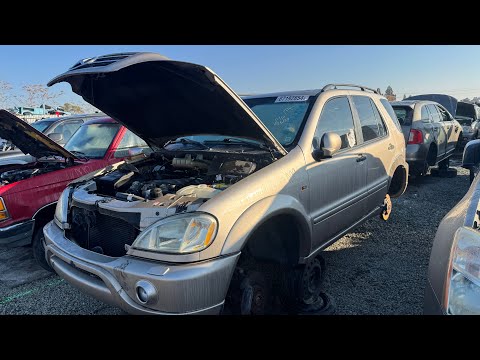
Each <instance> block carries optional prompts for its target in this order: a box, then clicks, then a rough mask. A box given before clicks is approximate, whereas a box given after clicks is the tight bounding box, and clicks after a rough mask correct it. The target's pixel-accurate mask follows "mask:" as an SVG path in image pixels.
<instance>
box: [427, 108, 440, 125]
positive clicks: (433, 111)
mask: <svg viewBox="0 0 480 360" xmlns="http://www.w3.org/2000/svg"><path fill="white" fill-rule="evenodd" d="M427 107H428V110H429V111H430V116H431V119H432V121H433V122H440V121H442V118H441V116H440V113H439V112H438V110H437V107H436V106H435V105H433V104H429V105H427Z"/></svg>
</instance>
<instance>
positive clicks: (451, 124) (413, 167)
mask: <svg viewBox="0 0 480 360" xmlns="http://www.w3.org/2000/svg"><path fill="white" fill-rule="evenodd" d="M392 107H393V109H394V110H395V113H396V115H397V118H398V120H399V122H400V124H401V125H402V130H403V135H404V136H405V142H406V143H407V150H406V151H407V155H406V156H407V161H408V163H409V165H410V174H412V175H417V176H418V175H420V176H425V175H427V174H428V172H429V170H430V168H431V167H433V166H438V171H437V169H436V170H435V172H437V173H438V174H440V175H448V174H454V172H452V171H449V164H450V158H451V157H452V155H453V154H454V152H455V149H457V147H458V145H459V144H460V142H461V140H462V126H461V125H460V124H459V123H458V121H456V120H455V119H454V116H453V115H454V114H455V111H456V108H457V101H456V99H455V98H453V97H451V96H448V95H442V94H425V95H417V96H412V97H409V98H407V99H405V100H402V101H395V102H392ZM451 111H453V112H451ZM432 173H433V171H432Z"/></svg>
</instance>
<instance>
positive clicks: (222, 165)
mask: <svg viewBox="0 0 480 360" xmlns="http://www.w3.org/2000/svg"><path fill="white" fill-rule="evenodd" d="M157 156H158V155H157ZM158 160H160V161H158ZM158 160H157V159H149V160H146V161H145V162H143V163H138V164H135V165H133V164H127V163H126V164H123V165H121V166H119V167H118V168H117V169H116V170H115V171H113V172H111V173H109V174H106V175H104V176H101V177H98V178H96V179H95V183H96V188H97V190H96V193H97V194H98V195H104V196H111V197H115V198H116V199H118V200H124V201H139V200H153V199H157V198H160V197H162V196H164V195H167V194H176V195H193V196H194V197H198V198H210V197H212V196H213V194H214V193H216V192H217V191H221V190H223V189H225V188H227V187H228V186H230V185H232V184H235V183H236V182H238V181H240V180H241V179H243V178H245V177H247V176H248V175H250V174H252V173H253V172H254V171H256V170H258V169H260V168H262V167H264V166H266V165H268V164H269V163H270V162H271V161H268V159H266V158H265V156H262V157H257V156H254V155H253V156H252V155H249V156H245V155H243V156H242V154H218V153H217V154H215V155H213V156H212V155H210V156H209V157H207V156H206V155H204V154H190V153H188V154H184V155H183V156H175V157H173V158H171V159H169V158H167V157H165V156H161V157H160V159H158ZM215 190H217V191H215Z"/></svg>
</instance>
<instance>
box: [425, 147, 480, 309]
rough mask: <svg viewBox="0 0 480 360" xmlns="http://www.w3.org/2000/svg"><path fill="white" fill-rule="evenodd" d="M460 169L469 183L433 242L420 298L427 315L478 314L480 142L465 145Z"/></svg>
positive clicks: (479, 307) (479, 280)
mask: <svg viewBox="0 0 480 360" xmlns="http://www.w3.org/2000/svg"><path fill="white" fill-rule="evenodd" d="M462 166H463V167H465V168H467V169H469V170H470V174H471V179H472V180H473V182H472V184H471V186H470V189H469V190H468V192H467V194H466V195H465V196H464V197H463V199H462V200H460V202H459V203H458V204H457V205H456V206H455V207H454V208H453V209H452V210H451V211H450V212H449V213H448V214H447V215H445V217H444V218H443V220H442V221H441V222H440V225H439V227H438V229H437V233H436V235H435V239H434V241H433V246H432V252H431V255H430V263H429V265H428V281H427V284H426V288H425V297H424V313H425V314H429V315H430V314H435V315H441V314H453V315H473V314H475V315H480V176H478V171H479V168H480V140H472V141H470V142H468V143H467V145H466V146H465V149H464V152H463V160H462Z"/></svg>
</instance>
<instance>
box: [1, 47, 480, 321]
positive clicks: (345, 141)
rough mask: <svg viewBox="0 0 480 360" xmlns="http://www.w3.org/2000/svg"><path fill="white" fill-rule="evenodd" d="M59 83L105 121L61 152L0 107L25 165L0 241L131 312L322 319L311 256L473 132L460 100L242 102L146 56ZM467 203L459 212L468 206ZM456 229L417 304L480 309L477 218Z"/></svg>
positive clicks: (383, 213)
mask: <svg viewBox="0 0 480 360" xmlns="http://www.w3.org/2000/svg"><path fill="white" fill-rule="evenodd" d="M59 82H67V83H69V84H70V85H71V86H72V90H73V91H74V92H75V93H77V94H79V95H81V96H82V97H83V98H84V99H85V100H86V101H87V102H89V103H90V104H92V105H93V106H95V107H97V108H98V109H100V110H101V111H103V112H104V113H105V114H107V115H108V116H110V117H111V118H112V119H109V118H105V117H104V118H97V119H94V120H90V121H88V122H86V123H85V124H83V125H81V126H80V127H79V129H78V130H76V132H74V134H73V136H71V138H70V139H69V140H68V141H67V142H66V144H65V146H64V148H63V147H62V146H60V145H58V144H56V143H55V142H53V141H52V139H53V140H57V141H59V140H60V137H58V138H57V139H56V137H55V136H53V137H51V139H49V138H48V137H46V136H45V135H43V134H41V133H40V132H39V131H37V130H35V129H33V128H32V127H30V126H28V125H26V124H25V123H23V122H22V121H21V120H19V119H17V118H16V117H15V116H13V115H12V114H10V113H8V112H6V111H1V112H0V125H1V126H0V137H2V138H4V139H7V140H9V141H12V142H13V143H14V144H15V145H16V146H17V147H18V148H20V150H21V151H22V152H23V153H25V154H28V155H29V156H31V157H32V160H31V162H29V163H27V164H21V165H19V164H15V163H10V164H5V165H2V166H1V167H0V171H1V175H0V178H1V179H2V187H0V195H1V198H0V200H1V202H0V217H1V218H0V220H1V221H0V243H3V244H9V245H25V244H27V243H30V242H31V241H32V238H33V252H34V255H35V257H36V258H37V260H38V261H39V263H40V264H41V265H42V266H43V267H45V268H47V269H50V268H51V269H53V270H54V271H55V272H56V273H57V274H58V275H60V276H61V277H62V278H63V279H65V280H66V281H67V282H69V283H70V284H72V285H73V286H75V287H77V288H79V289H80V290H81V291H83V292H85V293H87V294H89V295H91V296H93V297H95V298H97V299H99V300H101V301H104V302H106V303H109V304H111V305H114V306H118V307H120V308H122V309H124V310H125V311H127V312H129V313H132V314H218V313H221V312H225V313H234V314H237V313H239V314H265V313H275V312H277V308H281V310H280V312H288V313H318V312H322V311H325V309H326V308H328V306H329V299H328V297H327V296H326V295H325V292H324V289H323V286H322V280H323V277H324V272H325V262H324V261H323V258H322V250H323V249H325V248H326V247H328V246H329V245H330V244H332V243H334V242H335V241H336V240H338V239H339V238H341V237H342V236H343V235H345V234H346V233H348V232H350V231H351V230H353V229H354V228H355V227H357V226H358V225H360V224H362V223H363V222H365V221H366V220H368V219H370V218H371V217H374V216H379V217H380V218H382V219H383V220H384V221H386V220H388V218H389V217H390V214H391V212H392V202H391V198H394V197H399V196H401V195H402V194H403V192H404V191H405V189H406V188H407V183H408V175H409V168H410V173H412V174H413V175H426V174H427V173H428V171H429V169H430V167H433V166H436V165H438V168H439V175H442V171H443V172H448V165H449V159H450V157H451V156H452V154H453V152H454V150H455V149H456V148H458V146H459V144H460V142H462V141H463V140H464V138H466V139H468V140H470V139H471V138H474V137H476V136H477V135H476V134H477V129H476V124H475V122H476V121H477V117H476V114H477V113H476V112H475V111H476V109H474V111H473V112H472V114H475V116H472V117H471V122H470V123H469V124H460V123H459V122H458V121H457V120H455V110H456V108H457V103H456V101H453V100H455V99H453V98H452V99H453V100H452V99H447V100H448V102H442V101H438V100H437V101H435V99H436V98H438V95H429V96H428V97H423V98H417V99H415V98H413V97H412V98H411V99H407V100H405V101H401V102H396V103H393V104H392V105H393V108H392V105H391V104H390V103H389V102H388V101H387V99H386V98H384V97H383V96H382V95H380V94H379V93H378V92H377V91H375V90H372V89H369V88H367V87H364V86H356V85H350V84H346V85H345V84H343V85H342V84H331V85H326V86H324V87H323V88H321V89H318V90H303V91H289V92H282V93H270V94H262V95H252V96H245V97H243V98H240V97H239V96H238V95H237V94H235V92H234V91H233V90H232V89H231V88H229V87H228V85H227V84H225V83H224V82H223V81H222V80H221V79H220V78H219V77H218V75H216V74H215V73H214V72H213V71H212V70H210V69H208V68H206V67H204V66H201V65H196V64H191V63H186V62H180V61H174V60H170V59H168V58H166V57H164V56H161V55H158V54H154V53H128V54H113V55H106V56H100V57H95V58H88V59H85V60H82V61H80V62H78V63H76V64H75V65H74V66H73V67H72V68H70V69H69V70H68V71H67V72H65V73H63V74H61V75H59V76H57V77H56V78H54V79H53V80H52V81H50V83H49V85H54V84H56V83H59ZM440 100H445V98H442V97H440ZM450 105H452V106H451V107H450ZM158 109H161V111H160V112H159V111H158ZM470 110H471V109H470ZM470 110H469V111H470ZM452 114H453V115H452ZM469 114H470V113H469ZM462 116H463V115H462ZM113 119H115V120H113ZM457 119H458V117H457ZM469 119H470V118H469ZM120 124H122V125H120ZM462 126H463V127H462ZM469 126H470V128H468V127H469ZM467 128H468V129H467ZM127 129H128V130H127ZM470 130H471V131H470ZM467 132H468V134H470V133H473V134H474V135H472V137H471V138H470V137H469V136H470V135H466V133H467ZM479 142H480V141H479ZM466 149H467V150H469V152H468V153H469V154H471V153H472V151H473V150H470V149H474V147H473V146H470V143H469V144H468V145H467V147H466ZM475 149H477V148H475ZM467 150H466V153H467ZM478 152H479V154H478V155H476V156H473V158H474V160H472V161H471V163H469V165H465V166H469V167H470V168H471V169H472V170H471V171H472V174H476V169H477V167H478V163H480V147H479V148H478ZM469 156H472V155H469ZM121 159H125V161H120V160H121ZM119 161H120V162H119ZM2 164H3V163H2ZM477 182H478V181H475V182H474V185H472V188H473V187H474V186H475V184H476V183H477ZM40 186H41V187H42V189H41V193H42V195H41V196H38V195H39V194H38V193H39V189H38V188H39V187H40ZM62 191H63V192H62ZM33 192H35V193H36V194H34V193H33ZM474 192H475V190H470V192H469V194H470V195H469V194H467V196H466V198H468V199H469V200H468V201H466V200H463V203H464V205H459V206H460V207H461V206H463V207H465V208H466V207H468V204H466V203H468V202H469V201H470V203H472V204H473V203H475V204H474V205H475V206H476V202H475V201H474V200H472V199H473V197H472V196H471V194H472V193H474ZM475 193H476V192H475ZM469 196H470V197H469ZM470 198H471V199H470ZM33 199H35V201H33ZM472 206H473V205H472ZM452 212H453V213H454V214H453V215H455V216H457V217H461V216H462V215H458V214H457V213H459V212H461V210H459V211H458V212H455V211H454V210H452ZM471 213H472V214H474V215H475V214H476V213H475V211H473V210H472V211H471ZM451 214H452V213H451ZM453 215H452V216H453ZM475 216H477V217H478V214H477V215H475ZM447 217H448V216H447ZM446 219H447V218H446ZM470 220H471V221H470ZM445 221H446V220H444V222H445ZM463 221H466V220H465V217H463V220H462V219H460V218H459V220H458V221H457V220H456V222H454V224H453V225H452V223H451V222H448V224H447V225H446V226H449V229H450V230H449V231H444V232H442V234H441V235H437V238H439V237H440V238H441V239H447V240H438V239H437V240H436V243H437V242H439V241H443V243H442V245H441V251H442V253H441V255H434V252H435V251H437V252H438V251H440V250H436V247H435V246H436V245H434V249H433V252H432V261H431V266H430V269H429V278H430V279H434V281H433V282H430V284H432V286H431V287H430V288H429V289H430V290H429V291H428V292H427V295H428V296H426V301H427V300H428V305H427V303H426V308H425V309H426V311H427V309H434V310H431V312H436V313H443V314H445V313H480V309H479V300H480V295H479V290H478V287H475V286H477V285H476V284H478V282H479V280H478V279H479V278H480V274H479V273H478V261H480V259H479V257H478V255H477V257H476V258H475V256H474V254H475V251H476V250H475V249H478V246H479V245H478V244H477V241H478V240H477V239H476V238H475V236H476V235H475V234H476V233H475V230H472V227H476V226H477V225H476V224H477V222H476V221H479V220H478V219H477V220H473V219H469V220H468V221H469V224H470V225H471V224H475V226H470V228H468V229H466V228H465V225H461V226H460V225H458V224H460V222H463ZM472 221H473V222H472ZM455 226H456V227H455ZM458 227H460V228H461V229H460V230H458V231H457V230H456V228H458ZM455 231H456V232H455ZM464 233H465V234H464ZM459 234H460V235H459ZM472 234H473V235H472ZM462 236H463V237H462ZM459 237H462V239H464V240H462V239H461V240H457V238H459ZM454 239H455V240H454ZM448 241H450V243H449V244H450V245H451V243H452V241H453V243H454V247H455V249H456V250H452V251H451V252H450V250H449V249H450V247H448V246H449V245H445V244H446V243H448ZM462 246H463V247H462ZM469 246H470V247H473V248H474V249H473V250H472V249H470V248H469ZM475 246H476V247H475ZM447 247H448V249H447ZM465 248H466V249H465ZM459 249H460V250H459ZM437 258H438V259H443V260H442V261H441V263H438V262H437V261H436V260H437ZM452 259H453V260H452ZM452 263H453V265H452ZM432 264H435V265H432ZM439 264H440V265H439ZM444 267H445V268H444ZM472 268H473V270H472ZM452 269H453V270H452ZM475 269H477V270H475ZM330 271H335V269H330ZM440 273H441V274H442V276H440V275H438V274H440ZM445 288H447V290H445ZM432 289H433V290H432ZM445 291H447V293H448V292H449V293H450V294H453V295H452V296H451V297H450V298H449V297H448V296H447V297H445V296H444V295H445V294H446V293H445ZM465 297H466V298H467V300H465ZM434 299H437V300H438V299H447V300H446V302H445V301H444V300H440V301H437V302H435V301H434ZM448 299H450V301H449V300H448ZM451 299H454V300H451ZM278 304H280V305H278ZM449 304H450V305H449Z"/></svg>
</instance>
